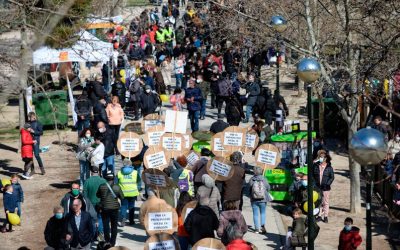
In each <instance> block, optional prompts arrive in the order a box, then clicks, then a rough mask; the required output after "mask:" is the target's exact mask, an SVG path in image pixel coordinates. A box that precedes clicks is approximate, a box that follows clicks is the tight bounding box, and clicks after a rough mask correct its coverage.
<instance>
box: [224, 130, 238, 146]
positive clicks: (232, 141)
mask: <svg viewBox="0 0 400 250" xmlns="http://www.w3.org/2000/svg"><path fill="white" fill-rule="evenodd" d="M242 143H243V133H240V132H224V146H235V147H242V146H243V144H242Z"/></svg>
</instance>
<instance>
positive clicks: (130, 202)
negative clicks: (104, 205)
mask: <svg viewBox="0 0 400 250" xmlns="http://www.w3.org/2000/svg"><path fill="white" fill-rule="evenodd" d="M135 200H136V196H135V197H125V198H124V199H123V200H122V201H121V213H120V215H121V221H122V222H125V220H126V210H128V209H129V223H131V224H133V223H134V219H135Z"/></svg>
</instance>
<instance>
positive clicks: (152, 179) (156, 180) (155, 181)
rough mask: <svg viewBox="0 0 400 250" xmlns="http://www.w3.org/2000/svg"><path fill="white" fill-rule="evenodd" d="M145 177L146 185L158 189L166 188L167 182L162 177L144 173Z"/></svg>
mask: <svg viewBox="0 0 400 250" xmlns="http://www.w3.org/2000/svg"><path fill="white" fill-rule="evenodd" d="M144 174H145V176H146V184H147V185H154V186H160V187H166V186H167V181H166V180H165V176H164V175H158V174H150V173H144Z"/></svg>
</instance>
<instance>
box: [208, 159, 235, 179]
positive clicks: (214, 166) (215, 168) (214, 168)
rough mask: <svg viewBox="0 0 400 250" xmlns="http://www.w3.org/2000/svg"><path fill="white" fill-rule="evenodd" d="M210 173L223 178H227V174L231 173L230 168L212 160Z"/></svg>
mask: <svg viewBox="0 0 400 250" xmlns="http://www.w3.org/2000/svg"><path fill="white" fill-rule="evenodd" d="M210 171H211V172H214V173H216V174H218V175H221V176H223V177H228V176H229V172H230V171H231V166H229V165H228V164H225V163H223V162H220V161H217V160H215V159H214V160H213V161H212V163H211V166H210Z"/></svg>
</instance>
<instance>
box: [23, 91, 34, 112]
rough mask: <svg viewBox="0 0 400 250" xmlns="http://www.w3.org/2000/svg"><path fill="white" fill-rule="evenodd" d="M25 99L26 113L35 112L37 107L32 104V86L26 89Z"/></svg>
mask: <svg viewBox="0 0 400 250" xmlns="http://www.w3.org/2000/svg"><path fill="white" fill-rule="evenodd" d="M25 99H26V111H27V113H29V112H34V111H35V106H33V104H32V86H29V87H27V88H26V89H25Z"/></svg>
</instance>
